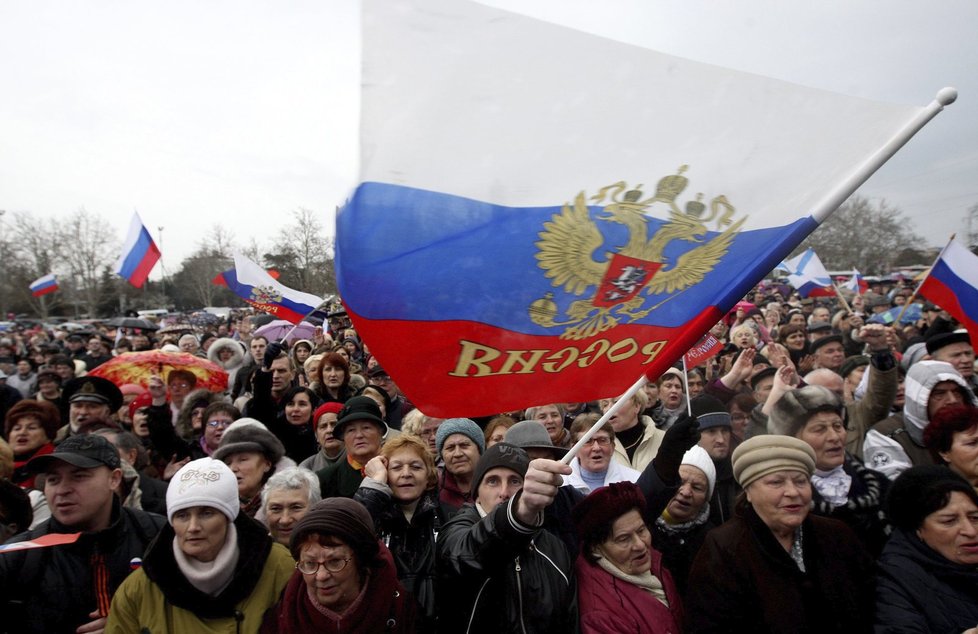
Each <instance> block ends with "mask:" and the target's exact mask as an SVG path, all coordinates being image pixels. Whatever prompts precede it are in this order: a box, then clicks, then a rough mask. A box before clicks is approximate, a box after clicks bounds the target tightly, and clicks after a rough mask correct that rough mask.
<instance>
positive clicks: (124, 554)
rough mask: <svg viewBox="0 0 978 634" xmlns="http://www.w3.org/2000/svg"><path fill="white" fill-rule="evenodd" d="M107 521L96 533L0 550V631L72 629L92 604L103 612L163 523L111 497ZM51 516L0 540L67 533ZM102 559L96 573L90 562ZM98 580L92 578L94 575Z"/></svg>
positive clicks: (83, 620) (53, 632)
mask: <svg viewBox="0 0 978 634" xmlns="http://www.w3.org/2000/svg"><path fill="white" fill-rule="evenodd" d="M112 518H113V519H112V523H111V524H110V526H109V527H108V528H107V529H105V530H103V531H99V532H97V533H82V535H81V537H79V538H78V541H76V542H75V543H73V544H66V545H63V546H53V547H50V548H38V549H33V550H22V551H17V552H11V553H3V554H0V597H3V605H4V608H3V610H2V612H0V613H2V614H3V618H0V630H2V631H4V632H11V633H14V632H16V633H18V634H21V633H24V632H47V633H51V634H56V633H60V632H74V631H75V628H77V627H78V626H79V625H82V624H83V623H88V622H89V621H91V620H92V618H91V617H90V616H89V614H90V613H91V612H93V611H95V610H96V609H99V610H104V614H108V611H109V603H110V600H111V598H112V595H113V594H115V591H116V589H117V588H118V587H119V586H120V585H121V584H122V582H123V581H124V580H125V579H126V577H128V576H129V573H130V572H132V570H133V568H132V567H131V566H132V564H133V563H135V565H136V566H138V565H139V564H140V562H141V561H142V557H143V553H144V552H145V551H146V547H147V546H148V545H149V543H150V542H151V541H152V540H153V539H154V538H155V537H156V534H157V533H158V532H159V530H160V528H162V526H163V525H164V524H165V523H166V520H165V518H163V517H161V516H159V515H155V514H152V513H145V512H143V511H136V510H132V509H126V508H122V506H121V505H120V504H119V502H118V500H114V502H113V509H112ZM73 532H75V531H73V530H71V529H70V528H68V527H66V526H63V525H61V524H60V523H58V521H57V520H56V519H54V518H53V517H52V518H51V519H49V520H47V521H45V522H43V523H42V524H41V525H39V526H38V527H37V528H35V529H33V530H30V531H27V532H24V533H21V534H19V535H16V536H14V537H11V538H10V539H9V540H8V541H7V542H6V543H8V544H10V543H14V542H21V541H26V540H29V539H37V538H38V537H41V536H42V535H49V534H53V533H73ZM99 560H101V561H102V562H104V568H105V571H106V573H107V574H106V575H105V576H104V577H102V576H99V577H96V575H95V570H93V563H94V562H97V561H99ZM97 578H98V579H99V582H96V579H97Z"/></svg>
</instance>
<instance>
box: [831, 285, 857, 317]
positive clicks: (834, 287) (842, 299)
mask: <svg viewBox="0 0 978 634" xmlns="http://www.w3.org/2000/svg"><path fill="white" fill-rule="evenodd" d="M832 288H833V289H835V294H836V296H838V298H839V301H840V302H842V307H843V308H845V309H846V312H847V313H851V312H852V306H850V305H849V302H847V301H846V298H845V297H843V296H842V291H840V290H839V287H838V286H837V285H836V283H835V282H832Z"/></svg>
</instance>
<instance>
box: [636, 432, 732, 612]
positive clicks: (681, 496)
mask: <svg viewBox="0 0 978 634" xmlns="http://www.w3.org/2000/svg"><path fill="white" fill-rule="evenodd" d="M679 478H680V480H679V489H677V490H676V493H675V495H673V496H672V498H671V499H670V500H669V502H668V503H667V504H666V508H665V509H664V510H663V511H662V514H661V515H660V516H659V517H657V518H656V519H655V522H654V523H653V524H652V526H651V529H652V543H654V544H655V547H656V549H657V550H658V551H659V552H661V553H662V563H663V564H664V565H665V567H666V569H667V570H668V571H669V572H670V573H672V578H673V581H674V582H675V583H676V587H677V588H679V592H680V593H681V594H685V593H686V581H687V579H689V569H690V568H691V567H692V566H693V560H694V559H695V558H696V554H697V553H698V552H699V550H700V546H702V545H703V542H704V541H705V540H706V535H707V533H709V532H710V531H711V530H712V529H713V528H714V527H715V524H713V523H712V522H711V521H710V498H711V497H712V496H713V489H714V487H715V486H716V481H717V470H716V466H715V465H714V463H713V459H712V458H710V454H708V453H706V450H705V449H703V448H702V447H700V446H699V445H696V446H694V447H692V448H690V449H689V451H687V452H686V453H685V454H684V455H683V458H682V463H681V464H680V465H679Z"/></svg>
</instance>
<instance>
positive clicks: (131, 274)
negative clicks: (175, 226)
mask: <svg viewBox="0 0 978 634" xmlns="http://www.w3.org/2000/svg"><path fill="white" fill-rule="evenodd" d="M159 260H160V250H159V248H158V247H157V246H156V243H155V242H153V238H152V236H150V235H149V231H148V230H147V229H146V227H145V226H143V221H142V220H140V219H139V214H138V213H134V214H133V215H132V222H131V223H129V234H128V235H127V236H126V241H125V243H124V244H123V246H122V255H121V256H119V260H118V261H117V262H116V263H115V272H116V274H117V275H119V276H121V277H124V278H126V279H127V280H129V283H130V284H132V285H133V286H135V287H136V288H142V286H143V284H145V283H146V278H147V277H149V272H150V271H152V270H153V267H154V266H156V263H157V262H159Z"/></svg>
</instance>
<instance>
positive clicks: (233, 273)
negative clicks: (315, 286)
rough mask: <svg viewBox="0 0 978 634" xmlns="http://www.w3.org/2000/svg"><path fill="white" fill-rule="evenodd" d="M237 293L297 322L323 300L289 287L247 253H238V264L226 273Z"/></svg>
mask: <svg viewBox="0 0 978 634" xmlns="http://www.w3.org/2000/svg"><path fill="white" fill-rule="evenodd" d="M223 276H224V281H225V282H227V285H228V288H230V289H231V290H232V291H234V294H235V295H237V296H238V297H240V298H241V299H243V300H244V301H246V302H247V303H248V304H250V305H251V306H252V307H254V308H257V309H258V310H261V311H264V312H266V313H268V314H270V315H275V316H276V317H279V318H281V319H285V320H287V321H290V322H292V323H293V324H297V323H299V322H300V321H302V318H303V317H305V316H306V315H308V314H309V313H311V312H312V311H314V310H316V308H318V307H319V305H320V304H322V303H323V299H322V298H321V297H317V296H316V295H312V294H310V293H303V292H302V291H297V290H295V289H292V288H289V287H288V286H285V285H283V284H281V283H279V282H278V281H277V280H275V279H274V278H273V277H272V276H271V275H269V274H268V272H267V271H265V270H264V269H263V268H261V267H260V266H258V265H257V264H255V263H254V262H253V261H251V260H250V259H248V258H246V257H245V256H243V255H241V254H239V253H235V254H234V268H233V269H231V270H229V271H225V272H224V273H223Z"/></svg>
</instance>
